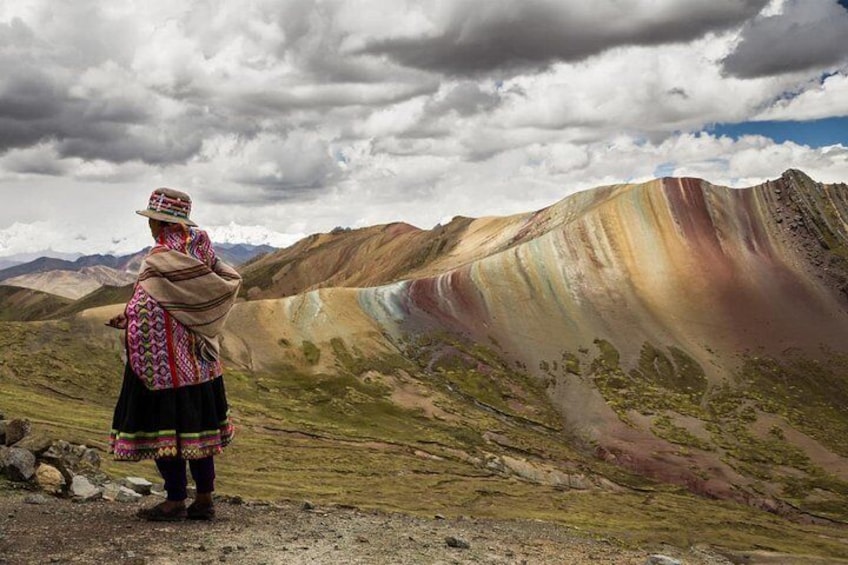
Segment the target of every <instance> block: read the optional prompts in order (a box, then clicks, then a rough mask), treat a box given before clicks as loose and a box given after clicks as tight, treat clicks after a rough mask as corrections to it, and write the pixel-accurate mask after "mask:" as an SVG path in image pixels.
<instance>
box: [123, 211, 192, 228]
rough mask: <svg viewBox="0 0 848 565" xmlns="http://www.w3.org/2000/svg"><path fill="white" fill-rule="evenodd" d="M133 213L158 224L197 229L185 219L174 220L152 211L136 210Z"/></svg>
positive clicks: (169, 216) (166, 215) (171, 217)
mask: <svg viewBox="0 0 848 565" xmlns="http://www.w3.org/2000/svg"><path fill="white" fill-rule="evenodd" d="M135 213H136V214H138V215H139V216H146V217H148V218H153V219H154V220H159V221H160V222H167V223H169V224H183V225H184V226H192V227H197V224H195V223H194V222H192V221H191V220H189V219H187V218H175V217H174V216H171V215H168V214H163V213H162V212H154V211H153V210H136V211H135Z"/></svg>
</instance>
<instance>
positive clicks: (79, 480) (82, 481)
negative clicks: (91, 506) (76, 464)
mask: <svg viewBox="0 0 848 565" xmlns="http://www.w3.org/2000/svg"><path fill="white" fill-rule="evenodd" d="M101 492H102V491H101V490H100V489H99V488H97V487H96V486H94V485H93V484H91V481H89V480H88V479H87V478H86V477H85V476H83V475H77V476H75V477H74V479H73V481H71V489H70V493H71V496H72V497H73V499H74V500H75V501H77V502H86V501H88V500H94V499H95V498H97V497H98V496H100V493H101Z"/></svg>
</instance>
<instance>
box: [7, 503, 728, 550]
mask: <svg viewBox="0 0 848 565" xmlns="http://www.w3.org/2000/svg"><path fill="white" fill-rule="evenodd" d="M150 499H155V497H148V499H147V500H145V501H143V502H140V503H119V502H108V501H105V500H102V499H101V500H98V501H94V502H85V503H75V502H71V501H70V500H67V499H59V498H55V497H49V496H44V495H41V494H32V493H25V492H16V493H7V494H6V495H5V496H0V563H3V564H9V565H11V564H18V563H126V564H130V563H132V564H142V563H144V564H153V563H157V564H165V563H181V564H182V563H252V564H253V563H255V564H259V563H328V564H329V563H333V564H336V563H368V564H373V563H527V564H536V563H540V564H541V563H551V564H554V563H556V564H562V563H626V564H639V565H642V564H645V563H650V562H655V563H675V562H680V563H691V564H707V563H732V561H730V560H728V559H726V558H725V557H723V556H722V555H720V554H719V553H718V552H716V551H713V550H710V549H708V548H693V549H689V550H679V549H675V548H669V547H662V548H655V551H647V550H640V549H633V548H625V547H622V546H621V545H619V544H617V543H615V542H614V541H612V540H603V539H600V540H598V539H591V538H589V537H587V536H585V535H581V534H580V532H577V531H575V530H573V529H569V528H566V527H563V526H558V525H555V524H549V523H543V522H517V521H490V520H480V519H472V518H465V519H456V520H452V519H441V518H440V517H433V518H417V517H411V516H407V515H402V514H386V513H381V512H370V511H363V510H358V509H354V508H343V507H326V508H325V507H312V508H311V509H308V508H305V507H304V505H303V504H302V503H280V504H266V503H239V502H238V501H235V502H233V501H229V502H219V504H218V508H219V518H218V519H217V520H216V521H214V522H211V523H208V522H194V521H186V522H179V523H151V522H144V521H141V520H140V519H138V518H136V517H135V512H136V510H137V509H138V508H140V507H141V506H142V505H143V504H144V505H147V504H152V503H154V502H157V501H156V500H150ZM658 554H662V555H664V556H666V557H668V558H669V560H668V561H663V560H661V559H660V558H659V556H658ZM652 556H653V558H652Z"/></svg>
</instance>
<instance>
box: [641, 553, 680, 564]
mask: <svg viewBox="0 0 848 565" xmlns="http://www.w3.org/2000/svg"><path fill="white" fill-rule="evenodd" d="M645 565H683V562H681V561H678V560H677V559H675V558H673V557H669V556H667V555H660V554H656V555H651V556H650V557H648V560H647V561H645Z"/></svg>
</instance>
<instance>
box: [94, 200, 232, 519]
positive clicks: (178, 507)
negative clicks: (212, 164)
mask: <svg viewBox="0 0 848 565" xmlns="http://www.w3.org/2000/svg"><path fill="white" fill-rule="evenodd" d="M190 212H191V198H190V197H189V196H188V195H187V194H185V193H183V192H180V191H177V190H173V189H170V188H157V189H156V190H154V191H153V194H152V195H151V196H150V201H149V203H148V206H147V209H146V210H139V211H138V212H137V213H138V214H141V215H142V216H147V217H148V218H149V219H148V223H149V225H150V231H151V234H152V235H153V238H154V239H155V241H156V244H155V246H154V247H153V248H152V249H151V250H150V252H149V253H148V255H147V257H146V258H145V259H144V261H143V262H142V264H141V268H140V270H139V275H138V280H137V281H136V283H135V288H134V291H133V296H132V298H131V299H130V301H129V302H128V303H127V306H126V308H125V310H124V313H123V314H120V315H119V316H116V317H114V318H112V319H111V320H110V321H109V322H108V324H109V325H110V326H112V327H115V328H120V329H124V330H126V334H125V337H126V350H127V364H126V368H125V369H124V383H123V387H122V389H121V395H120V397H119V398H118V403H117V406H116V407H115V415H114V418H113V420H112V432H111V435H110V442H109V445H110V450H111V452H112V453H113V454H114V456H115V459H117V460H123V461H138V460H141V459H154V460H155V461H156V466H157V468H158V469H159V472H160V473H161V475H162V478H163V479H164V480H165V490H166V492H167V495H168V496H167V500H166V501H165V502H162V503H161V504H158V505H156V506H153V507H152V508H147V509H144V510H142V511H140V512H139V515H140V516H141V517H142V518H145V519H148V520H155V521H171V520H182V519H184V518H186V517H188V518H193V519H205V520H211V519H213V518H214V517H215V507H214V503H213V500H212V492H213V491H214V480H215V465H214V460H213V456H214V455H217V454H219V453H220V452H221V450H222V449H223V448H224V447H225V446H226V445H227V444H229V443H230V441H231V440H232V437H233V426H232V424H231V422H230V419H229V411H228V405H227V397H226V393H225V390H224V381H223V378H222V375H221V373H222V369H221V362H220V360H219V356H218V335H219V334H220V332H221V330H222V328H223V325H224V322H225V320H226V318H227V315H228V314H229V311H230V309H231V308H232V306H233V303H234V302H235V299H236V295H237V294H238V290H239V287H240V285H241V277H240V276H239V274H238V273H236V271H235V270H233V269H232V268H231V267H230V266H228V265H226V264H225V263H223V262H222V261H220V260H218V259H217V257H216V256H215V252H214V250H213V249H212V244H211V241H210V240H209V236H208V235H207V234H206V232H204V231H202V230H200V229H197V224H195V223H194V222H192V221H191V220H190V219H189V214H190ZM186 461H188V464H189V468H190V469H191V475H192V478H193V479H194V481H195V484H196V486H197V497H196V499H195V500H194V502H193V503H192V504H191V506H189V507H188V508H186V505H185V500H186V497H187V494H186V485H187V477H186Z"/></svg>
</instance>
